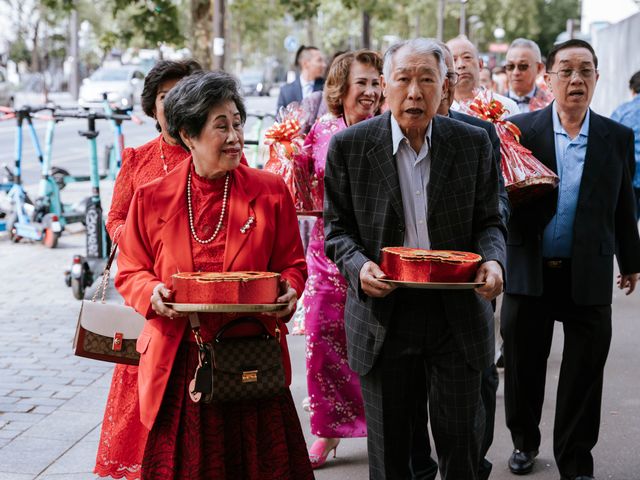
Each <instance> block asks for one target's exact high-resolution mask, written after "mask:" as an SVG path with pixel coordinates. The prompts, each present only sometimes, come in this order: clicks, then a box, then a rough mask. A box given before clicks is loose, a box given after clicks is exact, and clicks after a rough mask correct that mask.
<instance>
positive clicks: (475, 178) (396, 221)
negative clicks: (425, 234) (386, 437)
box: [324, 112, 506, 375]
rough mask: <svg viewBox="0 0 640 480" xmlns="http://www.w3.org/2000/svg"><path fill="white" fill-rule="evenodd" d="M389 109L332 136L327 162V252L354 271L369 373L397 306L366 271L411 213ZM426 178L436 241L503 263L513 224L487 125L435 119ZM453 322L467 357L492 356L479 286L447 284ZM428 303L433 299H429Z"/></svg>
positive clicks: (358, 327)
mask: <svg viewBox="0 0 640 480" xmlns="http://www.w3.org/2000/svg"><path fill="white" fill-rule="evenodd" d="M390 118H391V114H390V113H389V112H387V113H385V114H383V115H380V116H378V117H375V118H372V119H370V120H367V121H364V122H360V123H358V124H357V125H354V126H352V127H350V128H347V129H346V130H343V131H342V132H340V133H338V134H336V135H335V136H334V137H333V139H332V140H331V144H330V145H329V151H328V154H327V163H326V170H325V179H324V182H325V183H324V185H325V197H324V198H325V203H324V221H325V252H326V254H327V256H328V257H329V258H330V259H332V260H333V261H334V262H335V263H336V265H337V266H338V268H339V270H340V272H341V273H342V274H343V275H344V277H345V278H346V279H347V282H348V284H349V287H350V288H349V291H348V293H347V300H346V305H345V327H346V333H347V343H348V353H349V365H350V366H351V368H352V369H353V370H354V371H355V372H357V373H359V374H361V375H365V374H366V373H367V372H368V371H369V370H370V369H371V367H372V366H373V364H374V362H375V360H376V358H377V356H378V354H379V353H380V349H381V347H382V344H383V342H384V338H385V334H386V331H387V327H388V325H389V322H390V321H392V317H393V316H397V312H394V306H395V298H396V295H395V293H396V292H393V293H392V294H390V295H388V296H387V297H386V298H371V297H368V296H367V295H365V294H364V292H363V291H362V290H361V288H360V281H359V274H360V269H361V268H362V266H363V265H364V264H365V263H366V262H367V261H369V260H372V261H374V262H376V263H378V262H379V257H380V250H381V248H383V247H389V246H399V245H402V244H403V241H404V224H403V223H404V215H403V207H402V195H401V190H400V184H399V180H398V172H397V167H396V161H395V157H394V156H393V153H392V150H393V147H392V144H391V122H390ZM431 140H432V142H431V143H432V150H431V176H430V181H429V187H428V217H427V223H428V226H429V237H430V239H431V245H432V248H433V249H438V250H465V251H472V252H476V253H478V254H480V255H482V257H483V258H484V259H485V260H497V261H498V262H500V264H501V265H505V240H504V238H505V231H506V227H505V225H504V223H503V221H502V220H501V217H500V214H499V211H498V174H499V173H498V170H497V166H496V164H495V162H494V160H493V153H492V147H491V143H490V141H489V137H488V136H487V132H486V131H484V130H482V129H480V128H477V127H473V126H470V125H468V124H465V123H462V122H459V121H457V120H452V119H449V118H446V117H440V116H436V117H435V118H434V119H433V130H432V138H431ZM442 295H443V300H444V305H445V314H446V317H447V318H446V321H447V322H448V323H449V324H450V327H451V331H452V333H453V335H454V337H455V339H456V343H457V344H458V345H459V346H460V348H461V350H462V353H463V355H464V356H465V358H466V360H467V362H468V363H469V364H470V365H471V366H473V367H474V368H477V369H483V368H485V367H487V366H489V365H490V364H491V361H492V356H493V313H492V309H491V304H490V302H488V301H485V300H484V299H482V298H481V297H480V296H478V295H477V294H476V293H475V292H473V291H468V290H467V291H459V290H458V291H446V292H444V291H443V293H442ZM425 308H428V305H425Z"/></svg>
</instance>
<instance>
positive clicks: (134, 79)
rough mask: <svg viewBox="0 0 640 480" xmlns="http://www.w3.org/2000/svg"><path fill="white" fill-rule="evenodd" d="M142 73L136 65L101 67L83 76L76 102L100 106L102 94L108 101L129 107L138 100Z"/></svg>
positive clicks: (88, 106) (142, 77) (81, 104)
mask: <svg viewBox="0 0 640 480" xmlns="http://www.w3.org/2000/svg"><path fill="white" fill-rule="evenodd" d="M143 86H144V73H142V70H141V69H140V68H138V67H136V66H132V65H122V66H118V67H101V68H99V69H98V70H96V71H95V72H93V74H92V75H91V76H90V77H89V78H85V79H84V80H83V82H82V86H81V87H80V95H79V98H78V103H79V104H80V106H81V107H85V108H90V107H100V106H102V102H103V97H102V96H103V94H104V93H106V94H107V100H109V103H116V104H119V105H122V106H123V107H130V106H133V105H135V103H139V102H140V94H141V93H142V87H143Z"/></svg>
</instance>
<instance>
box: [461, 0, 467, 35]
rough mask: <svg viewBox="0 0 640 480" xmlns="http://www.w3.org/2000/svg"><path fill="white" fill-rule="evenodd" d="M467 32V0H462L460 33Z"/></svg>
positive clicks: (464, 33)
mask: <svg viewBox="0 0 640 480" xmlns="http://www.w3.org/2000/svg"><path fill="white" fill-rule="evenodd" d="M466 34H467V1H466V0H460V35H466Z"/></svg>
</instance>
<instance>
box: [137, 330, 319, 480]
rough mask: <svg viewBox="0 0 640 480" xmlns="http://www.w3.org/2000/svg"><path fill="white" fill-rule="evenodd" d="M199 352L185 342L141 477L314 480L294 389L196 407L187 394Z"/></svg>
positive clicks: (149, 440) (196, 348) (180, 349)
mask: <svg viewBox="0 0 640 480" xmlns="http://www.w3.org/2000/svg"><path fill="white" fill-rule="evenodd" d="M197 353H198V347H197V346H196V345H195V343H190V342H182V344H181V345H180V348H179V349H178V353H177V355H176V359H175V362H174V365H173V369H172V371H171V376H170V377H169V383H168V385H167V390H166V392H165V395H164V398H163V401H162V406H161V407H160V411H159V413H158V417H157V419H156V422H155V424H154V426H153V428H152V429H151V432H150V433H149V438H148V440H147V446H146V449H145V452H144V458H143V464H142V478H143V479H149V480H151V479H153V480H164V479H172V480H173V479H185V480H187V479H189V480H198V479H201V480H205V479H206V480H209V479H216V480H221V479H230V480H243V479H244V480H249V479H251V480H305V479H313V478H314V477H313V472H312V470H311V465H310V463H309V457H308V455H307V448H306V445H305V441H304V437H303V434H302V428H301V427H300V420H299V419H298V414H297V413H296V409H295V406H294V403H293V398H292V397H291V392H290V391H289V389H287V390H286V391H284V392H283V393H282V395H279V396H277V397H274V398H270V399H267V400H259V401H247V402H238V403H228V404H210V405H205V404H197V403H194V402H192V401H191V399H190V398H189V393H188V386H189V382H190V381H191V379H192V378H193V374H194V372H195V369H196V366H197V364H198V360H197Z"/></svg>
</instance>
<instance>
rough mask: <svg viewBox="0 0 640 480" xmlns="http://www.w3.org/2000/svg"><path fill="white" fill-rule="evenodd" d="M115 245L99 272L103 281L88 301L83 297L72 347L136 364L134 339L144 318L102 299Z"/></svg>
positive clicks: (91, 355) (85, 353)
mask: <svg viewBox="0 0 640 480" xmlns="http://www.w3.org/2000/svg"><path fill="white" fill-rule="evenodd" d="M116 248H117V245H114V246H113V248H112V250H111V254H110V255H109V260H108V261H107V264H106V266H105V268H104V272H103V273H102V283H101V285H100V286H99V287H98V289H97V290H96V292H95V294H94V295H93V298H92V299H91V300H90V301H89V300H83V301H82V306H81V307H80V314H79V315H78V326H77V328H76V335H75V338H74V341H73V349H74V353H75V354H76V355H78V356H79V357H86V358H93V359H94V360H102V361H104V362H112V363H124V364H128V365H138V362H139V361H140V354H139V353H138V352H137V351H136V340H137V339H138V336H139V335H140V332H141V331H142V329H143V327H144V324H145V322H146V319H145V318H144V317H143V316H142V315H140V314H139V313H138V312H136V311H135V310H134V309H133V308H131V307H128V306H126V305H116V304H111V303H105V296H106V292H107V285H108V283H109V275H110V269H111V264H112V263H113V259H114V258H115V254H116ZM100 291H102V297H101V301H100V302H97V301H96V298H97V297H98V294H99V293H100Z"/></svg>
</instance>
